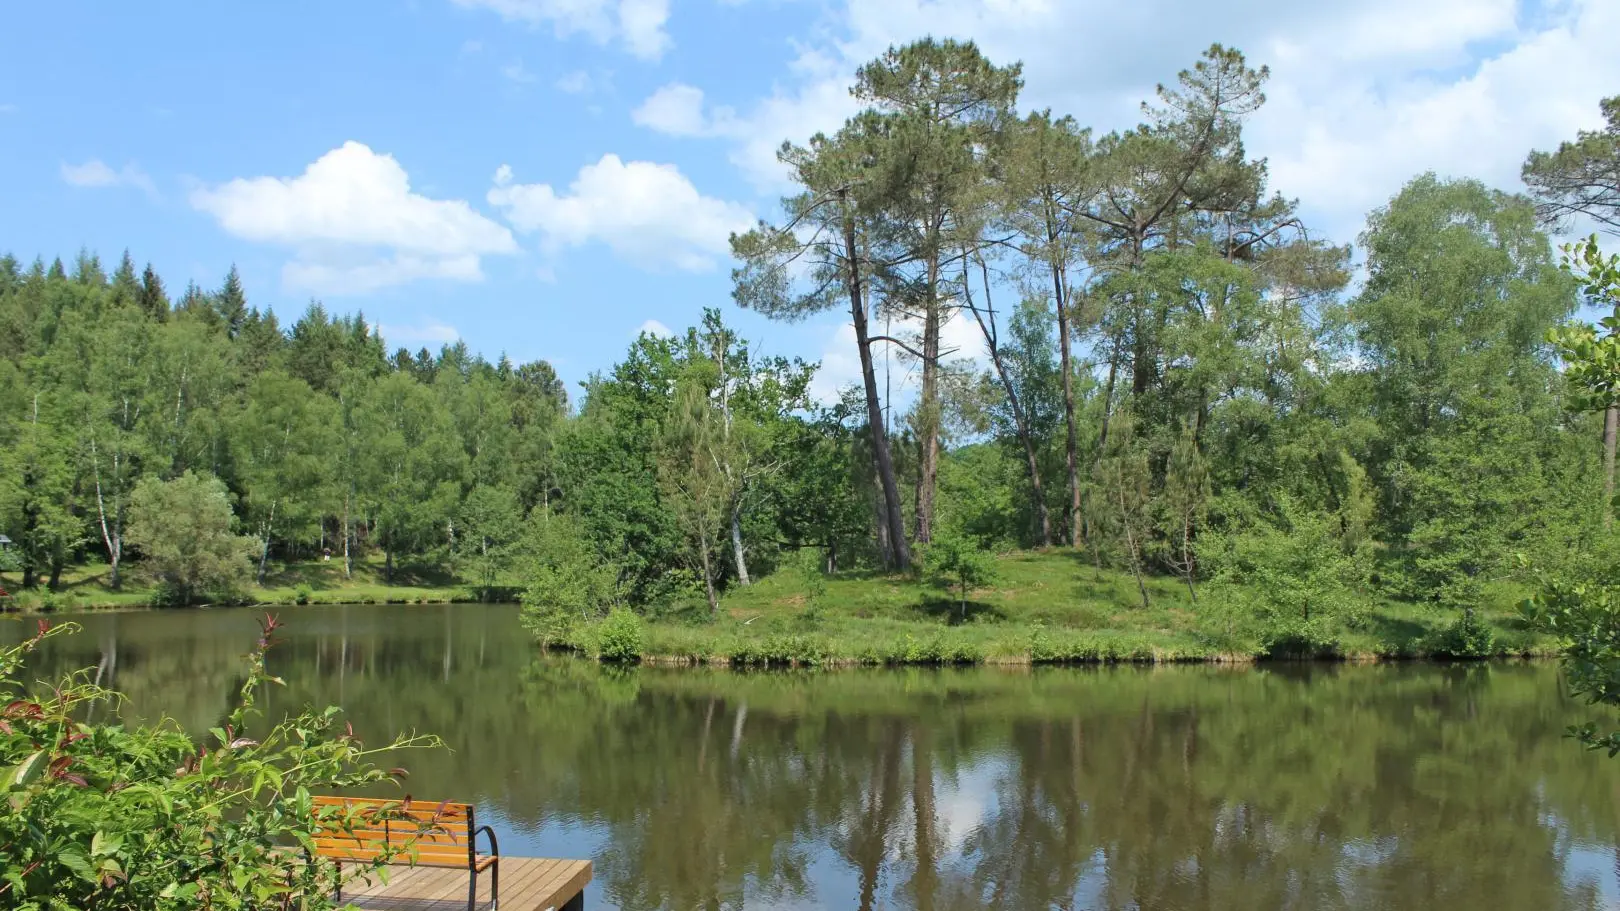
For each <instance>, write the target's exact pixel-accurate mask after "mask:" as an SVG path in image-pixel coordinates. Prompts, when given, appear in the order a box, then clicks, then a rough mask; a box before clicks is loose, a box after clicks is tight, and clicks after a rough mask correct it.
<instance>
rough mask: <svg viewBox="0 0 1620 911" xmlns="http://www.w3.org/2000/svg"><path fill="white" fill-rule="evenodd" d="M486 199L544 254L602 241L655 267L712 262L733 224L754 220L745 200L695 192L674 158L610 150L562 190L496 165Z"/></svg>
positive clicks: (690, 267)
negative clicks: (661, 160) (534, 236)
mask: <svg viewBox="0 0 1620 911" xmlns="http://www.w3.org/2000/svg"><path fill="white" fill-rule="evenodd" d="M488 199H489V203H490V205H492V206H495V207H496V208H498V209H500V210H501V212H502V214H503V215H504V216H505V217H506V220H507V221H508V222H510V223H511V225H512V227H514V228H516V229H517V230H518V231H521V232H524V233H538V234H539V235H540V239H541V249H542V250H544V251H545V252H546V253H548V254H551V255H556V254H557V253H560V252H561V251H563V250H566V249H569V248H573V247H581V246H584V245H586V244H590V243H602V244H606V245H607V246H608V248H609V249H611V250H612V251H613V252H614V254H615V255H617V256H618V257H619V258H621V259H624V260H626V261H628V262H631V263H634V264H637V265H641V266H645V267H650V268H655V269H656V268H665V267H667V268H674V269H679V270H683V271H690V272H700V271H706V270H708V269H712V268H714V266H715V263H716V260H717V259H718V258H720V257H722V256H724V255H725V254H726V253H727V252H728V250H729V247H728V238H729V237H730V235H731V234H732V232H734V231H745V230H747V229H748V228H750V227H752V225H753V222H754V219H753V215H752V214H751V213H750V212H749V210H748V209H747V208H745V207H743V206H740V205H738V204H736V203H732V202H727V201H725V200H721V199H717V198H714V197H712V196H704V195H703V194H701V193H699V192H698V189H697V188H696V187H695V186H693V185H692V182H691V181H690V180H688V179H687V178H686V176H685V175H684V174H682V173H681V172H680V170H679V169H678V168H676V167H675V166H674V165H669V164H655V163H653V162H650V161H629V162H627V161H623V160H621V159H620V158H619V156H617V155H604V156H602V159H601V160H600V161H598V162H596V163H595V164H590V165H586V166H585V167H583V168H580V170H579V174H578V176H576V177H575V178H574V180H573V182H572V183H570V184H569V185H568V187H567V188H566V189H564V190H561V191H559V190H557V189H554V188H553V187H552V186H551V185H550V184H543V183H539V184H522V183H516V182H515V180H514V175H513V172H512V169H511V168H510V167H508V166H506V165H502V166H501V168H500V169H499V170H498V171H496V172H495V186H494V187H493V188H491V189H490V191H489V196H488Z"/></svg>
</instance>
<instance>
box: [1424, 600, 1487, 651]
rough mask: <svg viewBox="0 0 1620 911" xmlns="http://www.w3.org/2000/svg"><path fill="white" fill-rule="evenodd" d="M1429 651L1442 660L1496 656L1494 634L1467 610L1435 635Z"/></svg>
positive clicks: (1471, 611)
mask: <svg viewBox="0 0 1620 911" xmlns="http://www.w3.org/2000/svg"><path fill="white" fill-rule="evenodd" d="M1429 651H1430V652H1431V653H1432V654H1434V655H1437V656H1440V657H1444V658H1488V657H1490V656H1491V655H1494V654H1496V633H1494V632H1492V631H1491V628H1490V627H1489V626H1487V625H1485V624H1484V623H1481V622H1480V620H1479V617H1478V612H1477V611H1474V610H1468V611H1465V612H1464V613H1463V615H1462V616H1461V617H1459V618H1457V620H1456V621H1454V622H1453V623H1452V624H1451V625H1450V626H1447V627H1446V628H1445V629H1442V630H1440V631H1439V632H1438V633H1436V634H1435V636H1434V639H1433V642H1432V643H1431V644H1430V646H1429Z"/></svg>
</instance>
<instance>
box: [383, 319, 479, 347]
mask: <svg viewBox="0 0 1620 911" xmlns="http://www.w3.org/2000/svg"><path fill="white" fill-rule="evenodd" d="M377 331H378V332H379V333H380V334H381V335H382V337H383V338H384V339H385V340H387V341H388V343H389V344H391V345H426V344H439V345H448V344H450V343H451V342H453V341H455V340H457V339H459V338H461V333H460V332H459V331H457V329H456V327H455V326H447V325H445V324H444V323H441V322H438V321H437V320H428V321H427V322H425V323H418V324H416V325H399V324H394V323H387V324H379V325H378V326H377Z"/></svg>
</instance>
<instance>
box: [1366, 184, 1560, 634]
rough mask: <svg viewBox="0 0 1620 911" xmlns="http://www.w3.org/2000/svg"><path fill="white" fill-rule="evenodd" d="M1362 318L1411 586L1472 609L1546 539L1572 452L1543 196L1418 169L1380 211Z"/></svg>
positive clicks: (1374, 415) (1393, 537)
mask: <svg viewBox="0 0 1620 911" xmlns="http://www.w3.org/2000/svg"><path fill="white" fill-rule="evenodd" d="M1362 243H1363V246H1364V248H1365V249H1366V251H1367V281H1366V283H1365V285H1364V286H1363V289H1362V291H1361V293H1360V294H1359V295H1358V296H1357V297H1356V298H1355V299H1354V300H1353V301H1352V302H1351V303H1350V306H1349V312H1348V315H1349V318H1350V320H1351V327H1352V329H1353V331H1354V332H1355V338H1356V342H1357V347H1356V350H1357V353H1358V355H1359V356H1360V358H1361V359H1362V365H1363V366H1362V368H1361V369H1362V371H1364V372H1365V374H1366V380H1367V382H1366V385H1365V389H1366V393H1365V394H1366V399H1364V401H1363V403H1362V404H1361V407H1362V408H1364V409H1365V411H1364V414H1365V415H1368V416H1370V418H1371V419H1372V421H1373V422H1374V424H1375V425H1376V427H1377V431H1376V434H1375V436H1374V437H1373V439H1372V440H1371V441H1370V444H1369V446H1368V449H1369V452H1368V458H1367V459H1366V460H1365V463H1366V465H1367V469H1368V473H1369V475H1370V476H1371V478H1372V480H1373V482H1374V484H1375V485H1376V487H1377V489H1378V491H1379V496H1380V501H1381V502H1380V515H1381V518H1382V524H1383V529H1382V534H1383V536H1384V537H1385V538H1386V540H1390V541H1392V542H1396V543H1397V544H1398V546H1399V547H1400V548H1401V550H1400V552H1399V553H1400V556H1401V557H1402V558H1403V561H1402V562H1403V563H1404V564H1405V567H1404V568H1405V570H1406V572H1407V573H1408V577H1407V578H1408V588H1407V591H1408V593H1409V594H1411V595H1414V596H1420V597H1429V598H1438V599H1439V600H1441V601H1442V602H1446V603H1452V604H1455V605H1457V606H1459V607H1464V608H1465V609H1467V608H1471V606H1472V604H1473V603H1474V599H1475V598H1476V597H1477V593H1478V587H1479V586H1480V585H1481V584H1482V583H1483V582H1484V580H1485V579H1487V578H1488V577H1489V576H1490V575H1491V574H1492V573H1494V572H1495V571H1497V569H1498V568H1499V567H1501V566H1502V565H1503V562H1504V561H1505V559H1506V558H1507V556H1508V555H1509V554H1510V553H1511V551H1512V550H1513V549H1514V548H1517V547H1522V546H1523V544H1522V543H1517V542H1524V541H1526V540H1528V539H1533V538H1534V536H1535V535H1536V534H1538V528H1540V527H1541V525H1540V524H1539V523H1540V522H1541V517H1542V516H1543V515H1545V514H1546V513H1547V510H1548V507H1549V506H1550V505H1551V503H1550V502H1549V501H1550V498H1551V497H1552V496H1553V495H1554V494H1555V493H1556V488H1554V487H1553V486H1552V485H1549V484H1547V483H1546V482H1545V480H1543V478H1544V477H1545V473H1546V472H1548V471H1550V470H1551V469H1552V467H1553V466H1554V465H1556V462H1557V460H1558V459H1559V458H1560V456H1559V453H1560V451H1561V449H1560V446H1559V442H1560V440H1561V439H1562V438H1564V437H1565V436H1566V435H1564V434H1559V433H1556V432H1555V431H1554V429H1553V428H1554V427H1555V426H1556V420H1555V419H1554V418H1553V415H1555V414H1557V408H1556V405H1555V403H1554V399H1553V387H1554V382H1555V374H1554V372H1553V367H1552V350H1551V348H1550V347H1549V345H1548V343H1547V341H1546V335H1547V333H1548V331H1549V330H1550V329H1552V328H1553V327H1555V326H1557V325H1559V324H1560V323H1561V322H1562V321H1563V320H1564V319H1565V318H1566V317H1567V316H1568V315H1569V314H1570V312H1571V311H1572V310H1573V309H1574V306H1575V295H1574V293H1573V292H1574V287H1573V283H1572V282H1571V281H1570V279H1569V277H1568V276H1567V275H1564V274H1562V273H1560V271H1559V270H1558V268H1557V266H1556V265H1555V263H1554V262H1553V260H1552V251H1551V247H1550V245H1549V244H1548V241H1547V238H1546V236H1545V235H1544V234H1542V233H1541V231H1540V230H1538V229H1537V226H1536V219H1535V212H1534V210H1533V208H1532V206H1531V205H1530V202H1529V201H1528V200H1526V199H1524V198H1522V197H1512V196H1508V195H1506V194H1503V193H1500V192H1497V191H1494V190H1489V189H1487V188H1486V187H1484V186H1483V185H1481V184H1479V183H1477V182H1474V181H1458V182H1447V181H1441V180H1439V179H1437V178H1435V177H1434V176H1432V175H1426V176H1423V177H1419V178H1417V179H1415V180H1413V181H1412V182H1411V183H1410V184H1408V185H1407V187H1406V188H1405V189H1403V190H1402V191H1401V193H1400V194H1399V195H1398V196H1396V197H1395V199H1394V200H1392V201H1391V202H1390V204H1389V206H1388V207H1386V208H1384V209H1381V210H1379V211H1378V212H1375V213H1374V214H1373V216H1372V217H1371V218H1370V219H1369V222H1368V228H1367V232H1366V234H1364V235H1363V238H1362Z"/></svg>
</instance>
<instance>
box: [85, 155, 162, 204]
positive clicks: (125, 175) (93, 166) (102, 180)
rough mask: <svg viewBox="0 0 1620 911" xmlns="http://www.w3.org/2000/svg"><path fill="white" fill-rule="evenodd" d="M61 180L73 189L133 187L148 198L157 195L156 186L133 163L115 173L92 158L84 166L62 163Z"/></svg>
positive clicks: (104, 163) (98, 160)
mask: <svg viewBox="0 0 1620 911" xmlns="http://www.w3.org/2000/svg"><path fill="white" fill-rule="evenodd" d="M62 179H63V180H64V181H66V182H67V183H68V184H70V185H72V186H75V187H134V188H136V189H137V190H141V191H143V192H145V193H146V194H147V195H148V196H153V197H156V196H157V195H158V191H157V184H155V183H153V182H152V178H151V177H149V176H148V175H147V173H146V172H145V171H142V170H141V169H140V168H138V167H136V166H135V165H134V164H133V163H131V164H126V165H124V166H123V167H122V168H120V169H118V170H116V171H115V170H113V169H112V168H110V167H108V166H107V164H106V162H104V161H102V160H101V159H99V158H92V159H90V160H89V161H86V162H85V163H84V164H68V163H67V162H63V163H62Z"/></svg>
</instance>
